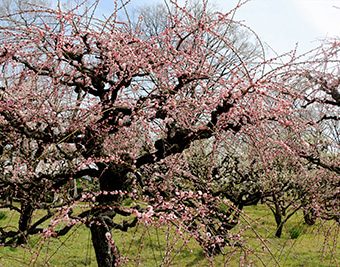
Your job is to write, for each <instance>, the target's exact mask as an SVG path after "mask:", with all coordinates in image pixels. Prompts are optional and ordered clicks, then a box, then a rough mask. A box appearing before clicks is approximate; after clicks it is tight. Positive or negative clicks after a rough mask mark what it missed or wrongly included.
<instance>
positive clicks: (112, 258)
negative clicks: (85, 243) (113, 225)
mask: <svg viewBox="0 0 340 267" xmlns="http://www.w3.org/2000/svg"><path fill="white" fill-rule="evenodd" d="M90 230H91V235H92V244H93V247H94V251H95V253H96V258H97V264H98V266H99V267H113V266H118V264H119V253H118V250H117V248H116V247H115V245H114V244H113V242H112V240H111V232H110V228H109V227H108V226H107V225H106V224H105V222H104V221H102V220H98V221H95V222H94V223H92V225H91V226H90Z"/></svg>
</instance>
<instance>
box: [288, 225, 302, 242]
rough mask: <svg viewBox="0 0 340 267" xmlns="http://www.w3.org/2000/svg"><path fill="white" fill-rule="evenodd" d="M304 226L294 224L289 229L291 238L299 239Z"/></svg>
mask: <svg viewBox="0 0 340 267" xmlns="http://www.w3.org/2000/svg"><path fill="white" fill-rule="evenodd" d="M303 232H304V231H303V227H301V226H293V227H292V228H290V230H289V235H290V238H291V239H297V238H298V237H299V236H300V235H302V234H303Z"/></svg>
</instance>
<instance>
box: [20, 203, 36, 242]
mask: <svg viewBox="0 0 340 267" xmlns="http://www.w3.org/2000/svg"><path fill="white" fill-rule="evenodd" d="M33 211H34V209H33V207H32V205H31V204H30V203H27V202H23V203H21V214H20V219H19V232H20V236H19V237H18V240H17V244H18V245H21V244H26V243H27V231H28V229H29V227H30V225H31V221H32V215H33Z"/></svg>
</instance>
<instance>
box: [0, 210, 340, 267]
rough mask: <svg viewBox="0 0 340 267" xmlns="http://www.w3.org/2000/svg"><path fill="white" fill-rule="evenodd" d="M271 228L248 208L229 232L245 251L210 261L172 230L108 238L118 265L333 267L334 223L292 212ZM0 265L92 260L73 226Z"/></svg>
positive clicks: (1, 257) (14, 251)
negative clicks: (312, 221) (278, 228)
mask: <svg viewBox="0 0 340 267" xmlns="http://www.w3.org/2000/svg"><path fill="white" fill-rule="evenodd" d="M38 213H41V211H38ZM2 214H5V215H6V216H5V218H1V216H0V226H1V227H5V226H7V227H13V223H14V222H15V221H16V220H17V217H16V216H17V215H16V214H14V213H13V212H10V211H8V210H2ZM274 230H275V223H274V219H273V217H272V216H271V213H270V212H269V210H268V209H267V208H266V207H265V206H262V205H258V206H254V207H248V208H246V210H245V214H244V215H243V219H242V221H241V223H240V224H239V226H238V227H237V229H235V231H244V233H243V236H244V242H245V248H244V249H242V250H241V249H239V248H238V249H235V248H227V249H226V251H225V255H219V256H216V257H215V258H213V259H207V258H206V257H205V256H204V253H203V251H202V250H201V249H200V248H199V247H198V245H197V244H196V242H195V241H194V240H192V239H190V237H189V236H184V237H181V236H180V234H178V233H176V232H175V231H174V229H172V228H166V227H162V228H160V229H156V228H154V227H145V226H142V225H139V226H137V227H135V228H134V229H131V230H130V231H129V232H128V233H122V232H119V231H118V232H115V233H114V238H115V241H116V243H117V245H118V247H119V250H120V252H121V254H122V255H123V256H126V257H127V258H126V263H125V265H124V266H143V267H144V266H145V267H147V266H209V265H213V266H306V267H307V266H308V267H310V266H318V267H319V266H339V264H340V262H339V260H338V261H337V259H340V246H339V244H337V242H336V241H337V240H336V238H337V234H339V226H338V225H337V224H335V223H333V222H318V223H317V224H316V225H315V226H313V227H310V226H307V225H305V224H304V223H303V221H302V216H301V214H297V215H296V216H294V217H293V218H292V219H291V220H290V221H288V223H287V225H286V227H285V229H284V233H283V237H282V238H281V239H277V238H275V237H274ZM292 236H293V237H295V239H292V238H291V237H292ZM296 237H297V238H296ZM0 266H1V267H15V266H65V267H66V266H96V261H95V255H94V251H93V249H92V246H91V236H90V233H89V230H88V229H87V228H86V227H84V226H82V225H79V226H75V228H74V229H73V230H72V231H71V232H70V233H69V234H68V235H66V236H64V237H62V238H59V239H48V240H43V239H42V238H40V237H34V238H32V239H31V240H30V242H29V244H28V245H27V246H25V247H19V248H11V247H0Z"/></svg>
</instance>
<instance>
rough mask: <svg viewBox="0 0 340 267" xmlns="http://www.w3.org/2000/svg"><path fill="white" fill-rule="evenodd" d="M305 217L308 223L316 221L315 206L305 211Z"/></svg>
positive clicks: (312, 223)
mask: <svg viewBox="0 0 340 267" xmlns="http://www.w3.org/2000/svg"><path fill="white" fill-rule="evenodd" d="M303 218H304V220H305V223H306V224H308V225H314V224H315V223H316V218H317V217H316V212H315V210H314V209H313V208H310V209H308V210H304V211H303Z"/></svg>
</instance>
